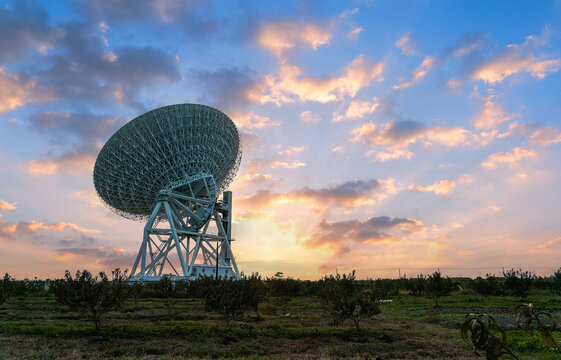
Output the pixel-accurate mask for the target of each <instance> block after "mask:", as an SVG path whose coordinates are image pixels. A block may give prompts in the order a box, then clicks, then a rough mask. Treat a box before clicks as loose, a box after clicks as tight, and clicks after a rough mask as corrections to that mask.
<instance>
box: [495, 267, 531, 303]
mask: <svg viewBox="0 0 561 360" xmlns="http://www.w3.org/2000/svg"><path fill="white" fill-rule="evenodd" d="M503 276H504V278H505V281H504V287H505V291H506V292H507V293H508V294H511V295H515V296H520V297H521V298H525V297H526V296H528V293H529V292H530V289H531V288H532V282H533V281H534V278H535V275H534V274H532V273H531V272H529V271H524V272H523V271H522V270H520V269H519V270H514V269H510V270H507V271H506V272H504V271H503Z"/></svg>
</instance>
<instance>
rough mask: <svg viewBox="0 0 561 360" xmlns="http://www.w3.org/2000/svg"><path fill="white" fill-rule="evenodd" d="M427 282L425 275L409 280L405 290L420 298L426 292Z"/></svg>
mask: <svg viewBox="0 0 561 360" xmlns="http://www.w3.org/2000/svg"><path fill="white" fill-rule="evenodd" d="M426 282H427V281H426V279H425V277H424V276H423V274H419V276H417V277H416V278H411V279H408V280H407V284H406V285H405V288H406V289H407V290H408V291H409V294H411V295H413V296H418V295H421V294H423V293H424V292H425V284H426Z"/></svg>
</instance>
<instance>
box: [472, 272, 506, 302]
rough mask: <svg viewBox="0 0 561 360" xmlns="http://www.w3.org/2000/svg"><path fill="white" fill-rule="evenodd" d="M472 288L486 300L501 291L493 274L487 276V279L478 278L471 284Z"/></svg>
mask: <svg viewBox="0 0 561 360" xmlns="http://www.w3.org/2000/svg"><path fill="white" fill-rule="evenodd" d="M470 286H471V288H472V289H473V290H474V291H475V292H476V293H478V294H479V295H481V296H484V297H486V298H488V297H489V296H491V295H498V294H499V290H500V286H499V281H498V280H497V278H496V277H495V276H494V275H491V274H486V275H485V279H483V278H482V277H481V276H478V277H477V278H476V279H474V280H473V281H472V282H471V285H470Z"/></svg>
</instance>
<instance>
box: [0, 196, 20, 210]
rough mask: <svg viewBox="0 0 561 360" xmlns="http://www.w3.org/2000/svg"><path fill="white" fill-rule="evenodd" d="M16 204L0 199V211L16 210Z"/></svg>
mask: <svg viewBox="0 0 561 360" xmlns="http://www.w3.org/2000/svg"><path fill="white" fill-rule="evenodd" d="M16 205H17V204H16V203H9V202H7V201H5V200H2V199H0V210H8V211H13V210H15V209H16Z"/></svg>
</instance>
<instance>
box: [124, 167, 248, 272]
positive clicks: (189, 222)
mask: <svg viewBox="0 0 561 360" xmlns="http://www.w3.org/2000/svg"><path fill="white" fill-rule="evenodd" d="M231 242H232V192H230V191H225V192H224V193H223V197H222V200H217V199H216V186H215V182H214V178H213V176H212V175H208V174H199V175H195V176H190V177H188V178H187V179H186V180H184V181H181V182H176V183H174V184H172V185H171V186H170V187H169V188H167V189H165V190H162V191H160V192H159V194H158V196H157V199H156V204H155V205H154V208H153V211H152V214H151V215H150V217H149V218H148V221H147V222H146V225H145V226H144V237H143V240H142V245H141V246H140V250H139V251H138V255H137V257H136V260H135V261H134V265H133V269H132V273H131V275H132V276H133V278H134V279H135V280H137V281H158V280H159V279H160V278H161V277H162V276H168V275H171V276H172V277H173V278H174V279H194V278H197V277H201V276H218V277H223V278H225V277H234V278H239V277H240V274H239V271H238V266H237V264H236V260H235V259H234V256H233V254H232V248H231Z"/></svg>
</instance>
